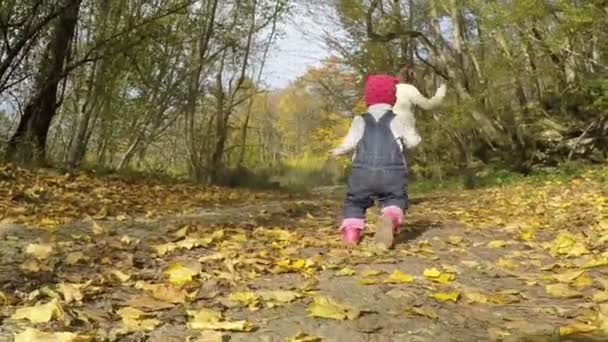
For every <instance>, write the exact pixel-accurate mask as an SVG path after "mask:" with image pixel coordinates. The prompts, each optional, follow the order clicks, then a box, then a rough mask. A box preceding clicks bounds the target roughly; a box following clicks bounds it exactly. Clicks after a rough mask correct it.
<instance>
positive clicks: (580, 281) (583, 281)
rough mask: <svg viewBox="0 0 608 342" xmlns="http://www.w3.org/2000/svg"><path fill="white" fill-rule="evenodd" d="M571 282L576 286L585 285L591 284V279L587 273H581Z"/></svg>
mask: <svg viewBox="0 0 608 342" xmlns="http://www.w3.org/2000/svg"><path fill="white" fill-rule="evenodd" d="M572 284H573V285H574V286H576V287H587V286H591V285H592V284H593V279H592V278H591V277H590V276H589V275H588V274H587V273H583V274H581V276H580V277H578V278H576V279H575V280H574V282H573V283H572Z"/></svg>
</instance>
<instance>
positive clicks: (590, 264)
mask: <svg viewBox="0 0 608 342" xmlns="http://www.w3.org/2000/svg"><path fill="white" fill-rule="evenodd" d="M606 265H608V258H607V257H594V258H591V259H588V260H587V261H586V262H585V263H584V264H583V265H582V266H581V267H582V268H595V267H602V266H606Z"/></svg>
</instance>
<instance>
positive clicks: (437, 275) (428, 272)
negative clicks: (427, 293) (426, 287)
mask: <svg viewBox="0 0 608 342" xmlns="http://www.w3.org/2000/svg"><path fill="white" fill-rule="evenodd" d="M423 275H424V276H425V277H426V278H428V279H429V280H431V281H433V282H436V283H440V284H447V283H449V282H451V281H452V280H454V278H455V276H454V274H453V273H448V272H440V271H439V270H438V269H436V268H431V269H425V270H424V272H423Z"/></svg>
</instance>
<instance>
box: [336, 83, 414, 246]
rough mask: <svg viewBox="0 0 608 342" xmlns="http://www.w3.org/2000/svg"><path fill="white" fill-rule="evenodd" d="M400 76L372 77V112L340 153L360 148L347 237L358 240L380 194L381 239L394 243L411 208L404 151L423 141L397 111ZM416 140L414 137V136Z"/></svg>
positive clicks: (368, 86)
mask: <svg viewBox="0 0 608 342" xmlns="http://www.w3.org/2000/svg"><path fill="white" fill-rule="evenodd" d="M399 80H400V79H399V78H396V77H393V76H390V75H372V76H368V77H367V78H366V82H365V93H364V99H365V102H366V105H367V106H368V108H367V113H366V114H364V115H362V116H357V117H355V118H354V119H353V122H352V124H351V127H350V130H349V132H348V134H347V135H346V137H345V138H344V141H343V143H342V144H341V145H340V146H339V147H338V148H336V149H334V150H332V151H331V154H332V155H334V156H338V155H342V154H345V153H348V152H350V151H352V150H354V156H353V162H352V168H351V173H350V175H349V178H348V191H347V195H346V198H345V200H344V204H343V208H342V218H343V220H342V224H341V225H340V231H341V234H342V240H343V241H344V243H346V244H349V245H356V244H358V243H359V240H360V239H361V232H362V230H363V227H364V225H365V213H366V211H367V209H368V208H370V207H371V206H372V205H373V204H374V200H375V199H377V200H378V202H379V204H380V207H381V208H382V217H381V218H380V222H379V223H378V227H377V230H376V241H377V242H379V243H381V244H383V245H385V246H386V247H387V248H390V247H392V245H393V242H394V236H395V235H396V234H398V233H399V227H400V226H401V221H402V219H403V215H404V213H405V211H406V210H407V207H408V196H407V190H406V186H407V167H406V161H405V156H404V154H403V150H404V149H405V148H409V147H413V146H415V145H416V144H418V142H419V138H418V139H416V138H417V134H414V133H415V131H414V132H413V131H412V129H414V128H413V127H409V126H408V125H407V122H405V121H404V120H403V119H400V118H399V117H398V116H397V115H396V114H395V113H394V112H393V110H392V109H393V106H394V104H395V102H396V85H397V83H398V82H399ZM412 139H414V140H413V141H412Z"/></svg>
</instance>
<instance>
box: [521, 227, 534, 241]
mask: <svg viewBox="0 0 608 342" xmlns="http://www.w3.org/2000/svg"><path fill="white" fill-rule="evenodd" d="M534 238H535V236H534V230H533V229H524V230H522V231H521V232H520V233H519V236H518V239H519V240H522V241H532V240H534Z"/></svg>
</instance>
